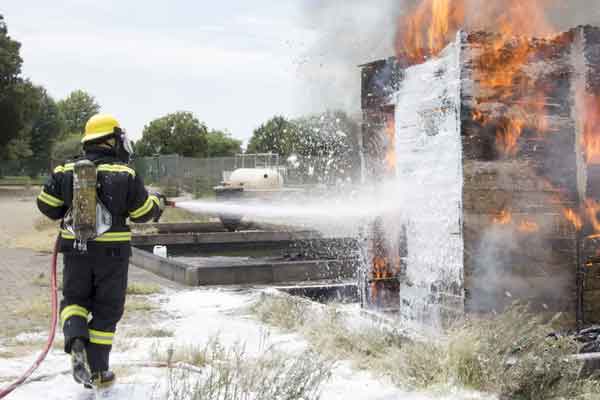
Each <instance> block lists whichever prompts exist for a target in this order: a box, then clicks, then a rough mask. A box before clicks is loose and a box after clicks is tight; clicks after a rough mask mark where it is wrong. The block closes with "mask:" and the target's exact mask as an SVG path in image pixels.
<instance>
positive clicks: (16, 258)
mask: <svg viewBox="0 0 600 400" xmlns="http://www.w3.org/2000/svg"><path fill="white" fill-rule="evenodd" d="M38 192H39V188H35V187H34V188H3V187H0V210H1V211H2V216H1V218H0V304H2V306H1V307H0V321H2V324H0V339H1V338H5V339H7V338H11V337H14V336H15V335H18V334H19V333H24V332H32V331H34V332H35V331H42V332H43V331H46V330H47V329H48V320H49V315H50V293H49V289H48V288H49V274H48V272H49V270H50V261H51V250H52V248H53V243H54V240H55V238H56V235H57V224H56V223H53V222H52V221H50V220H48V219H46V218H45V217H43V216H42V215H41V214H40V213H39V211H38V210H37V207H36V204H35V197H36V196H37V194H38ZM60 261H61V260H59V262H60ZM60 270H61V264H59V274H60ZM59 281H60V278H59ZM59 283H60V282H59ZM129 284H130V286H131V285H138V286H141V287H146V288H158V290H164V289H166V288H168V289H170V290H172V289H178V288H180V286H179V285H178V284H175V283H173V282H171V281H168V280H166V279H163V278H161V277H158V276H156V275H154V274H152V273H149V272H146V271H144V270H142V269H140V268H137V267H135V266H134V265H131V266H130V269H129ZM144 297H145V296H138V295H136V296H135V300H133V301H132V304H134V306H133V307H131V308H130V311H129V312H127V313H126V317H125V319H126V320H124V322H125V323H138V324H139V322H140V321H141V320H142V319H143V318H145V317H147V315H146V314H148V313H147V312H146V311H147V310H145V309H144V307H140V306H139V303H140V301H141V300H144ZM140 298H142V299H141V300H140ZM136 308H138V310H136Z"/></svg>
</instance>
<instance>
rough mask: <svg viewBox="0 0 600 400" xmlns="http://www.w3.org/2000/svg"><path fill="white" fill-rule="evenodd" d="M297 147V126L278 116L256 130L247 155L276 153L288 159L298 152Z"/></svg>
mask: <svg viewBox="0 0 600 400" xmlns="http://www.w3.org/2000/svg"><path fill="white" fill-rule="evenodd" d="M297 145H298V131H297V126H296V125H295V124H294V123H292V122H290V121H288V120H287V119H285V118H284V117H282V116H277V117H273V118H271V119H270V120H269V121H267V122H266V123H264V124H263V125H261V126H260V127H258V128H257V129H255V130H254V132H253V134H252V137H251V138H250V142H249V143H248V148H247V149H246V153H276V154H279V155H280V156H282V157H287V156H289V155H290V154H293V153H295V152H296V149H297Z"/></svg>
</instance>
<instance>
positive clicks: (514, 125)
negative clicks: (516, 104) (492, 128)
mask: <svg viewBox="0 0 600 400" xmlns="http://www.w3.org/2000/svg"><path fill="white" fill-rule="evenodd" d="M524 126H525V121H524V120H522V119H520V118H514V119H509V120H508V122H507V123H505V124H504V126H502V127H500V128H499V129H498V131H497V132H496V148H498V149H500V150H501V151H502V152H503V153H504V154H505V155H515V154H516V153H517V150H518V149H519V148H518V140H519V138H520V137H521V133H522V132H523V127H524Z"/></svg>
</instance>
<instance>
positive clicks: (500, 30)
mask: <svg viewBox="0 0 600 400" xmlns="http://www.w3.org/2000/svg"><path fill="white" fill-rule="evenodd" d="M467 1H468V0H422V1H421V2H420V3H419V4H418V6H417V7H416V8H415V9H414V10H413V12H412V13H410V14H409V15H407V16H404V17H402V18H401V19H400V24H399V28H398V30H397V32H396V52H397V55H398V57H399V58H400V59H403V58H405V59H408V61H410V62H412V63H420V62H423V61H424V60H425V59H426V58H428V57H431V56H436V55H438V54H439V53H440V52H441V51H442V50H443V49H444V48H445V47H446V46H447V45H448V44H449V43H450V42H451V41H453V40H454V38H455V37H456V33H457V32H458V30H459V29H466V30H484V31H487V32H495V34H493V35H490V36H489V37H488V38H486V39H485V40H486V42H485V44H484V45H483V46H482V48H481V53H480V55H479V56H477V59H476V60H474V64H475V69H474V74H475V76H474V77H473V78H474V80H475V81H477V82H478V83H479V87H480V89H481V94H480V96H481V98H483V99H486V98H488V97H490V96H491V97H494V98H496V99H499V100H505V101H506V100H508V102H510V100H511V97H514V96H515V95H516V96H517V97H522V96H523V94H525V93H533V95H532V96H530V99H527V100H525V102H523V103H520V104H515V105H514V106H513V107H511V108H512V109H513V112H511V116H510V120H508V121H501V122H500V123H498V122H497V121H495V122H494V123H495V124H496V126H497V131H496V147H497V149H498V150H499V152H500V153H501V154H502V155H504V156H514V155H515V154H516V153H517V151H518V142H519V138H520V137H521V136H522V135H523V132H524V130H525V128H531V129H532V130H534V131H535V132H537V134H538V135H539V134H542V133H544V132H546V131H547V130H548V129H549V126H548V118H547V115H546V110H545V108H546V102H545V97H546V96H545V93H544V89H539V88H534V87H533V82H530V81H529V80H527V79H523V76H522V74H521V72H522V70H523V66H524V65H526V63H527V62H528V61H529V60H530V58H531V56H532V54H533V53H534V51H535V46H534V45H533V44H532V41H531V40H530V39H528V38H529V37H536V36H537V37H539V36H547V37H549V36H550V35H552V34H554V33H555V29H554V28H553V27H552V25H551V24H550V23H549V22H548V20H547V17H546V15H547V11H548V10H550V9H553V8H555V7H558V6H560V2H558V1H557V0H527V1H523V0H486V1H485V2H483V1H482V2H481V3H482V4H479V7H473V4H471V7H470V9H471V10H472V11H473V12H471V13H469V15H468V18H467V14H466V12H465V10H466V5H467V4H468V3H467ZM473 120H474V121H476V122H478V123H480V124H482V125H487V124H489V123H491V122H493V121H492V119H491V118H489V117H487V116H486V115H485V114H484V113H483V112H482V110H475V111H474V112H473ZM599 142H600V141H599ZM598 149H599V159H600V143H598Z"/></svg>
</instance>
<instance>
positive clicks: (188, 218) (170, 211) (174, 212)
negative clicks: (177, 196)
mask: <svg viewBox="0 0 600 400" xmlns="http://www.w3.org/2000/svg"><path fill="white" fill-rule="evenodd" d="M209 220H210V218H209V217H207V216H204V215H198V214H194V213H191V212H189V211H186V210H182V209H181V208H174V207H167V208H165V211H164V213H163V215H162V217H161V218H160V222H163V223H179V222H209Z"/></svg>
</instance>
